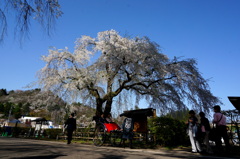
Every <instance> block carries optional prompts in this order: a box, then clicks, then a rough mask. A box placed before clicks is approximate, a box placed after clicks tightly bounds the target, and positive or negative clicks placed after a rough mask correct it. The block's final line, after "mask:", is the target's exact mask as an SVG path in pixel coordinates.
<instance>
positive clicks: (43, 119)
mask: <svg viewBox="0 0 240 159" xmlns="http://www.w3.org/2000/svg"><path fill="white" fill-rule="evenodd" d="M31 121H36V122H38V121H47V119H45V118H37V119H35V120H31Z"/></svg>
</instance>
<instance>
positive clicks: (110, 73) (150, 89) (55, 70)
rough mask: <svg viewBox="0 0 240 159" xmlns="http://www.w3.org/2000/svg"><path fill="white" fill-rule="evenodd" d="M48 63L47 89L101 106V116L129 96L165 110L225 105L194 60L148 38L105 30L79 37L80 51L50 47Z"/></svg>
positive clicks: (42, 78)
mask: <svg viewBox="0 0 240 159" xmlns="http://www.w3.org/2000/svg"><path fill="white" fill-rule="evenodd" d="M42 60H43V61H45V63H46V66H45V67H44V68H42V69H41V70H40V71H39V72H38V78H39V84H40V86H41V87H42V88H44V89H45V90H51V91H53V92H55V93H58V95H60V96H62V97H65V99H68V100H70V99H71V100H81V102H84V103H88V104H89V105H93V106H96V110H97V112H96V113H97V114H100V113H102V112H104V113H108V112H110V111H111V109H112V106H114V107H118V106H119V103H123V100H124V99H122V98H119V97H124V96H126V95H132V97H134V99H135V101H136V103H138V102H139V101H141V99H145V100H146V101H147V102H148V106H150V107H155V108H158V109H159V110H161V112H167V111H169V110H172V109H181V108H186V107H193V108H194V109H198V110H205V111H208V110H209V108H210V107H211V106H212V105H213V104H216V103H217V102H219V100H218V98H216V97H215V96H213V95H212V94H211V92H210V89H209V87H208V83H207V81H206V80H205V79H204V78H203V77H202V76H201V74H200V73H199V71H198V69H197V67H196V61H195V60H194V59H184V60H181V59H177V58H175V59H172V60H171V59H169V58H168V57H167V56H166V55H164V54H162V53H161V52H160V49H159V45H158V44H156V43H154V42H152V41H150V39H148V38H147V37H135V38H130V37H122V36H121V35H119V33H118V32H116V31H115V30H109V31H104V32H100V33H98V36H97V37H96V38H92V37H89V36H82V37H81V38H79V39H77V40H76V46H75V50H74V52H70V51H69V50H68V48H65V49H55V48H53V49H50V50H49V54H48V55H47V56H43V57H42ZM134 99H132V100H134ZM119 100H120V101H119ZM121 100H122V102H121ZM116 101H118V102H116ZM124 102H125V101H124ZM124 104H125V105H127V104H128V103H126V102H125V103H124ZM186 104H187V105H186Z"/></svg>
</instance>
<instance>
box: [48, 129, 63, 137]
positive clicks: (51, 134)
mask: <svg viewBox="0 0 240 159" xmlns="http://www.w3.org/2000/svg"><path fill="white" fill-rule="evenodd" d="M44 132H45V135H46V137H48V138H49V139H56V138H57V136H58V135H61V134H62V133H63V132H62V129H45V130H44Z"/></svg>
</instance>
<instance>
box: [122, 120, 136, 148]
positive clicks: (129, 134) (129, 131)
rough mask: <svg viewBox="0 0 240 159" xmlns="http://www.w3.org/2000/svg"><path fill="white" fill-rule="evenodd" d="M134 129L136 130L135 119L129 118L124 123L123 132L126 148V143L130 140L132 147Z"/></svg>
mask: <svg viewBox="0 0 240 159" xmlns="http://www.w3.org/2000/svg"><path fill="white" fill-rule="evenodd" d="M133 129H134V121H133V118H131V117H127V118H125V119H124V121H123V125H122V130H123V136H122V139H123V147H125V141H126V140H127V139H128V140H129V147H130V148H133V147H132V139H133Z"/></svg>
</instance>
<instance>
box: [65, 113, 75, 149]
mask: <svg viewBox="0 0 240 159" xmlns="http://www.w3.org/2000/svg"><path fill="white" fill-rule="evenodd" d="M64 127H65V128H66V129H67V144H71V141H72V134H73V131H75V130H76V119H75V118H74V113H72V114H71V115H70V116H69V118H68V119H67V120H66V122H65V124H64Z"/></svg>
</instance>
